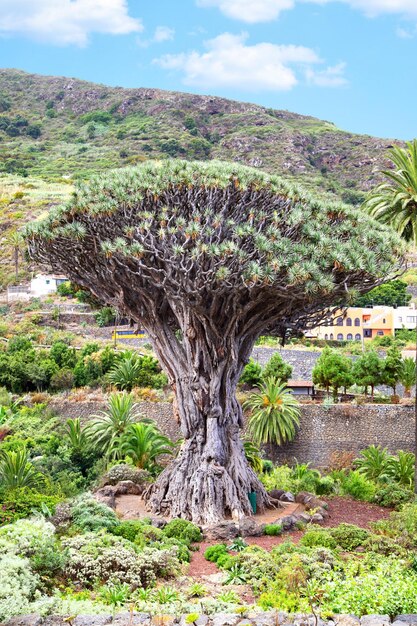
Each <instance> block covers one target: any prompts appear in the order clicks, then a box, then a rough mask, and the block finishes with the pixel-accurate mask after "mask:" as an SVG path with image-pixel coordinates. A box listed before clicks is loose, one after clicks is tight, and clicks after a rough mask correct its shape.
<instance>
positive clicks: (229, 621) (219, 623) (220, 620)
mask: <svg viewBox="0 0 417 626" xmlns="http://www.w3.org/2000/svg"><path fill="white" fill-rule="evenodd" d="M241 619H242V617H241V616H240V615H236V613H217V614H216V615H213V618H212V622H211V623H212V626H237V624H238V623H239V622H240V620H241Z"/></svg>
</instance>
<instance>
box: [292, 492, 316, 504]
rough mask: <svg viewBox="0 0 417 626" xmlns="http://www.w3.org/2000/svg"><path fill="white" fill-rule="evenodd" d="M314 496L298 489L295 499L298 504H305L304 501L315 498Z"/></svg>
mask: <svg viewBox="0 0 417 626" xmlns="http://www.w3.org/2000/svg"><path fill="white" fill-rule="evenodd" d="M315 497H316V496H315V495H313V494H312V493H309V492H308V491H300V492H299V493H297V495H296V496H295V501H296V502H298V503H299V504H305V503H306V502H308V500H310V499H311V498H315Z"/></svg>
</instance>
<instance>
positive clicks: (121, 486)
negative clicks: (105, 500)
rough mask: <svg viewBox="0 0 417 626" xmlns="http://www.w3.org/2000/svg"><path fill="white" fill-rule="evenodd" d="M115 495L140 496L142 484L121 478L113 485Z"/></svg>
mask: <svg viewBox="0 0 417 626" xmlns="http://www.w3.org/2000/svg"><path fill="white" fill-rule="evenodd" d="M114 489H115V496H126V495H129V496H140V495H142V493H143V490H144V487H143V485H138V484H137V483H134V482H133V480H121V481H120V482H119V483H117V485H115V486H114Z"/></svg>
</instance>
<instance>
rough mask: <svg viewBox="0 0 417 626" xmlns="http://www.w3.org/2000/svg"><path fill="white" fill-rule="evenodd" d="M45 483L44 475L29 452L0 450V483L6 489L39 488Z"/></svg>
mask: <svg viewBox="0 0 417 626" xmlns="http://www.w3.org/2000/svg"><path fill="white" fill-rule="evenodd" d="M43 483H44V476H43V475H42V474H41V473H40V472H38V470H37V469H36V468H35V467H34V465H33V463H31V462H30V460H29V455H28V452H27V451H26V450H24V449H21V450H16V451H14V450H3V451H1V452H0V485H1V486H2V488H3V489H5V490H13V489H20V488H21V487H28V488H31V489H37V488H38V487H40V486H41V485H42V484H43Z"/></svg>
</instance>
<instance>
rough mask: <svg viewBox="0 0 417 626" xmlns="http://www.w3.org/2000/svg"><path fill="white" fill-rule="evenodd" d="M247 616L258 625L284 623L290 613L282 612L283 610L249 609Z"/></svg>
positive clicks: (269, 625)
mask: <svg viewBox="0 0 417 626" xmlns="http://www.w3.org/2000/svg"><path fill="white" fill-rule="evenodd" d="M247 616H248V619H249V620H251V621H252V622H253V623H254V624H256V626H278V624H279V625H283V624H285V622H286V620H287V618H288V615H287V614H286V613H282V612H281V611H280V612H277V611H262V612H258V611H249V612H248V613H247Z"/></svg>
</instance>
